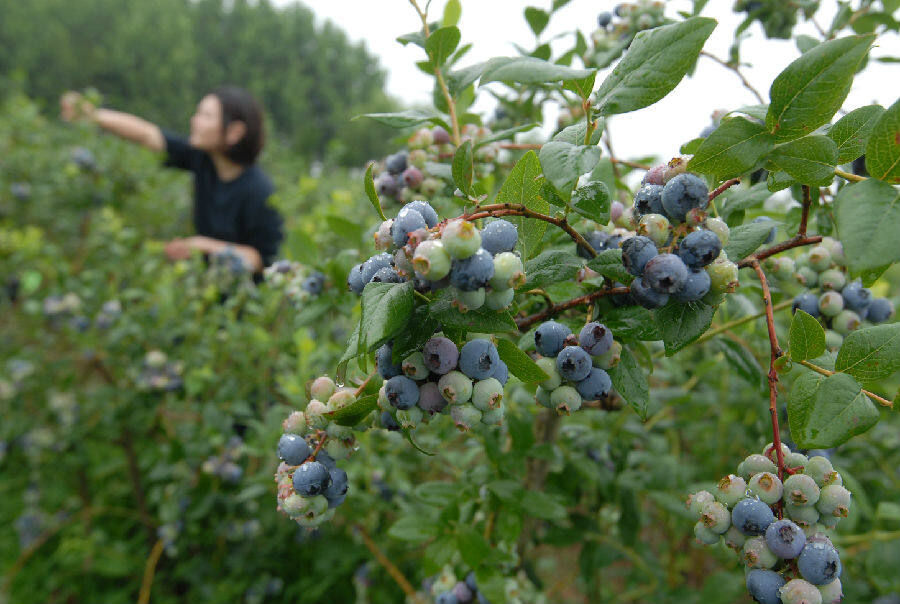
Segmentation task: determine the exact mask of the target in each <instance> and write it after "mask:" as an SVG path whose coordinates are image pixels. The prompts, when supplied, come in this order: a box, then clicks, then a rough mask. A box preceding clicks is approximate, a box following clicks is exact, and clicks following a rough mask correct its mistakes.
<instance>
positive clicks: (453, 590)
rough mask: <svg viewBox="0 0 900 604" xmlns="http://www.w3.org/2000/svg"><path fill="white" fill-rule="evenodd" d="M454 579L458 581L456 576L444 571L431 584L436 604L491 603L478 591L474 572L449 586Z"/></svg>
mask: <svg viewBox="0 0 900 604" xmlns="http://www.w3.org/2000/svg"><path fill="white" fill-rule="evenodd" d="M452 581H456V576H455V575H453V574H452V573H444V574H442V575H440V576H439V577H438V578H437V579H436V580H435V581H434V582H433V583H432V584H431V591H432V593H433V594H434V604H490V600H488V599H487V597H485V595H484V594H483V593H482V592H480V591H478V581H477V580H476V579H475V573H474V572H470V573H469V574H468V575H466V580H465V581H456V582H455V583H453V584H452V586H450V587H448V585H447V584H448V583H449V582H452Z"/></svg>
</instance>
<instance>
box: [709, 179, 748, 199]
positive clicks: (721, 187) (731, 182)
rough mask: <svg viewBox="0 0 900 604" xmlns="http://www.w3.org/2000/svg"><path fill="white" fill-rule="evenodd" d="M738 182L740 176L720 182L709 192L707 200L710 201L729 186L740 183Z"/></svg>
mask: <svg viewBox="0 0 900 604" xmlns="http://www.w3.org/2000/svg"><path fill="white" fill-rule="evenodd" d="M740 182H741V179H740V178H731V179H729V180H726V181H725V182H723V183H722V184H720V185H719V186H718V187H716V188H715V189H713V190H712V191H711V192H710V194H709V200H710V201H712V200H713V199H715V198H716V197H718V196H719V195H721V194H722V193H724V192H725V191H727V190H728V189H729V188H731V187H733V186H734V185H736V184H740Z"/></svg>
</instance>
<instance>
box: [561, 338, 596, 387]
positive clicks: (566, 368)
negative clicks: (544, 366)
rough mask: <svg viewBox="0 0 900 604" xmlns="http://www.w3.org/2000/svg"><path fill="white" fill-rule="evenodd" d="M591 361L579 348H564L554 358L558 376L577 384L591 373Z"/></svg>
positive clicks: (582, 349) (589, 356)
mask: <svg viewBox="0 0 900 604" xmlns="http://www.w3.org/2000/svg"><path fill="white" fill-rule="evenodd" d="M592 366H593V361H592V359H591V355H589V354H588V353H587V352H586V351H585V350H584V348H581V347H580V346H566V347H565V348H563V349H562V350H561V351H560V352H559V355H558V356H557V357H556V368H557V369H558V370H559V374H560V375H561V376H562V377H563V378H564V379H567V380H571V381H573V382H579V381H581V380H583V379H584V378H586V377H587V376H588V374H590V372H591V367H592Z"/></svg>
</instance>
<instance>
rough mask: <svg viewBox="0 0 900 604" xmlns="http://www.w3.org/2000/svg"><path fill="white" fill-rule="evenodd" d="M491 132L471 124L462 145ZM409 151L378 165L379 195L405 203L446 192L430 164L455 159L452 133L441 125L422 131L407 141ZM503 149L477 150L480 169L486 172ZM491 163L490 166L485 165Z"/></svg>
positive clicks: (491, 145) (484, 147) (490, 146)
mask: <svg viewBox="0 0 900 604" xmlns="http://www.w3.org/2000/svg"><path fill="white" fill-rule="evenodd" d="M491 134H492V132H491V131H490V129H488V128H485V127H480V126H475V125H474V124H467V125H465V126H464V127H463V130H462V132H461V137H460V138H461V139H462V142H465V141H467V140H471V141H472V142H473V143H476V142H479V141H481V140H484V139H485V138H487V137H489V136H491ZM407 147H408V150H403V151H398V152H397V153H394V154H392V155H388V156H387V157H386V158H385V159H384V161H383V162H379V163H378V164H376V169H377V171H378V173H379V174H378V176H377V177H376V178H375V189H376V190H377V191H378V195H379V196H380V197H381V198H382V199H384V200H386V199H392V200H394V201H398V202H401V203H405V202H409V201H412V200H413V199H418V198H423V197H424V198H425V199H434V197H435V196H436V195H437V194H438V193H439V192H441V191H443V190H444V188H445V185H444V182H443V181H442V180H441V179H440V178H437V177H436V176H435V175H433V174H431V173H430V172H429V164H437V163H439V162H441V160H442V159H448V158H451V157H453V154H454V152H455V151H456V148H455V147H454V146H453V143H452V141H451V139H450V133H448V132H447V130H445V129H444V128H442V127H441V126H435V127H434V128H420V129H419V130H416V131H415V132H414V133H413V134H412V136H410V137H409V140H408V141H407ZM498 149H499V146H498V145H497V144H495V143H488V144H484V145H481V146H479V147H478V148H477V149H476V150H475V159H476V160H477V162H479V163H478V164H477V168H478V169H480V170H484V169H486V168H488V167H490V162H493V161H494V160H495V159H496V158H497V151H498ZM485 163H487V165H485Z"/></svg>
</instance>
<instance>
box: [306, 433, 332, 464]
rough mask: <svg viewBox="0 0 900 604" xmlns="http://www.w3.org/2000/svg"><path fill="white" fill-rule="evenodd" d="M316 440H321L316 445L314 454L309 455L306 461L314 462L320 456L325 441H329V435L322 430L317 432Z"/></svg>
mask: <svg viewBox="0 0 900 604" xmlns="http://www.w3.org/2000/svg"><path fill="white" fill-rule="evenodd" d="M316 438H318V439H319V443H318V444H317V445H316V448H315V449H314V450H313V452H312V453H310V454H309V457H307V458H306V461H314V460H315V459H316V457H318V456H319V451H321V450H322V447H324V446H325V441H327V440H328V434H326V433H325V432H323V431H322V430H316Z"/></svg>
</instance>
